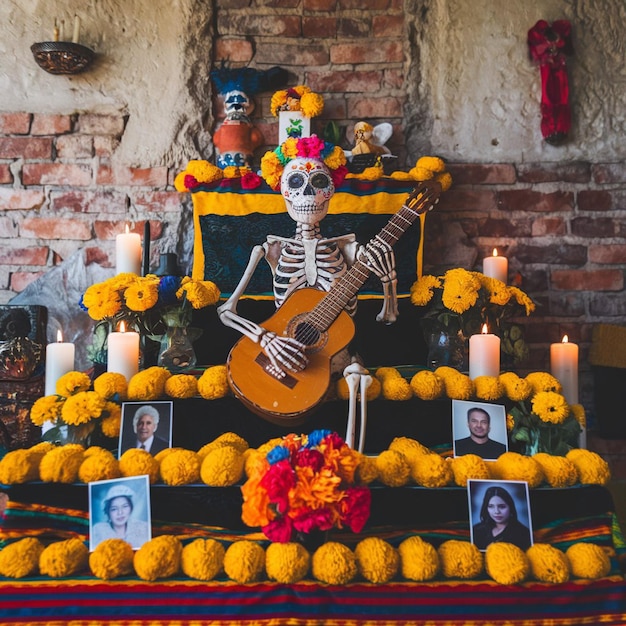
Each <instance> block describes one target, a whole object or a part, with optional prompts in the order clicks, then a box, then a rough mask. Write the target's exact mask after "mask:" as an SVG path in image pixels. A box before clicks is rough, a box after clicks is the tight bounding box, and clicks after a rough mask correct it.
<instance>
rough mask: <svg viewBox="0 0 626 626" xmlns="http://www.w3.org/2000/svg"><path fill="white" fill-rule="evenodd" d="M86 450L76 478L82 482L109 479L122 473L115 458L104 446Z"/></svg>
mask: <svg viewBox="0 0 626 626" xmlns="http://www.w3.org/2000/svg"><path fill="white" fill-rule="evenodd" d="M90 451H91V449H90V450H86V451H85V454H84V458H83V462H82V463H81V464H80V467H79V468H78V480H80V481H81V482H83V483H91V482H95V481H98V480H110V479H112V478H119V477H120V476H121V475H122V472H121V471H120V466H119V463H118V461H117V459H116V458H115V457H114V456H113V454H111V452H109V451H108V450H105V449H104V448H99V449H98V450H97V451H96V452H93V451H91V452H90Z"/></svg>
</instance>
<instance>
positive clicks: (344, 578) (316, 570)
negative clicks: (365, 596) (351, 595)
mask: <svg viewBox="0 0 626 626" xmlns="http://www.w3.org/2000/svg"><path fill="white" fill-rule="evenodd" d="M311 571H312V574H313V578H315V580H319V581H320V582H322V583H326V584H328V585H347V584H348V583H349V582H351V581H352V580H354V578H355V577H356V575H357V564H356V556H355V554H354V552H353V551H352V550H350V548H348V546H345V545H343V544H342V543H338V542H336V541H327V542H326V543H324V544H322V545H321V546H320V547H319V548H318V549H317V550H316V551H315V553H314V554H313V558H312V560H311Z"/></svg>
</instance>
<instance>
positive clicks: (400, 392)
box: [382, 377, 413, 401]
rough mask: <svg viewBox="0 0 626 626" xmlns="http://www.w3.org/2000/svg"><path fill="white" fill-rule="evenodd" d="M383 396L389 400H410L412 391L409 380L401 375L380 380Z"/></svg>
mask: <svg viewBox="0 0 626 626" xmlns="http://www.w3.org/2000/svg"><path fill="white" fill-rule="evenodd" d="M382 392H383V398H385V399H387V400H391V401H404V400H410V399H411V398H412V397H413V391H412V390H411V385H409V382H408V381H407V380H405V379H404V378H402V377H398V378H387V379H385V380H384V381H383V382H382Z"/></svg>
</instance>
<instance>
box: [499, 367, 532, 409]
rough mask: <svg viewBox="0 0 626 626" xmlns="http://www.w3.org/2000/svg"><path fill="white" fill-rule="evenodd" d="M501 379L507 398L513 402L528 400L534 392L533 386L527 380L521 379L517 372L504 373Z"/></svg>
mask: <svg viewBox="0 0 626 626" xmlns="http://www.w3.org/2000/svg"><path fill="white" fill-rule="evenodd" d="M499 379H500V383H501V384H502V386H503V387H504V390H505V393H506V396H507V398H508V399H509V400H512V401H513V402H521V401H522V400H526V398H528V397H529V396H530V394H531V393H532V392H533V388H532V386H531V384H530V383H529V382H528V381H527V380H526V379H525V378H520V377H519V376H518V375H517V374H516V373H515V372H503V373H502V374H500V376H499Z"/></svg>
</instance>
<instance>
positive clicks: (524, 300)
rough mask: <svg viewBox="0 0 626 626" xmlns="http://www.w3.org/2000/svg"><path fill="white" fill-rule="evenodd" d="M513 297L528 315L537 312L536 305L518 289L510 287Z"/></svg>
mask: <svg viewBox="0 0 626 626" xmlns="http://www.w3.org/2000/svg"><path fill="white" fill-rule="evenodd" d="M509 291H510V292H511V295H512V296H513V297H514V298H515V300H516V301H517V303H518V304H520V305H522V306H523V307H524V309H525V310H526V315H530V314H531V313H532V312H533V311H534V310H535V303H534V302H533V301H532V300H531V299H530V298H529V297H528V295H527V294H526V293H524V292H523V291H522V290H521V289H519V288H518V287H513V286H510V287H509Z"/></svg>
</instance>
